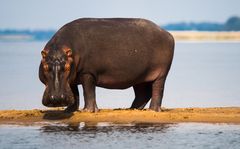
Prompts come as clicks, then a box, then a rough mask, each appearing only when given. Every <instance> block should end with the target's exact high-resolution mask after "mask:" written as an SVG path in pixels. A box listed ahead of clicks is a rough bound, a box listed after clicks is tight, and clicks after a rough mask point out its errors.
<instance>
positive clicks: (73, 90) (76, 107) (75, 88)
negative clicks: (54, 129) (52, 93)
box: [64, 85, 79, 112]
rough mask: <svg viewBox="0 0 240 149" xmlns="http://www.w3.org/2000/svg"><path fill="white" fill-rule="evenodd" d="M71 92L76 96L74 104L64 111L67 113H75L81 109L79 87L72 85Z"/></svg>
mask: <svg viewBox="0 0 240 149" xmlns="http://www.w3.org/2000/svg"><path fill="white" fill-rule="evenodd" d="M70 87H71V90H72V92H73V95H74V103H73V104H71V105H69V106H68V107H67V108H66V109H65V110H64V111H65V112H74V111H77V110H78V107H79V92H78V87H77V85H71V86H70Z"/></svg>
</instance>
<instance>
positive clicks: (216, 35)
mask: <svg viewBox="0 0 240 149" xmlns="http://www.w3.org/2000/svg"><path fill="white" fill-rule="evenodd" d="M168 32H169V33H171V34H172V35H173V37H174V39H175V41H177V42H178V41H195V42H199V41H201V42H204V41H215V42H221V41H225V42H227V41H236V42H240V31H171V30H168ZM44 40H46V41H47V40H49V39H47V38H46V39H44ZM0 41H1V42H4V41H6V42H8V41H9V42H17V41H39V40H35V39H34V37H33V36H31V35H24V34H13V35H0ZM41 41H42V40H41Z"/></svg>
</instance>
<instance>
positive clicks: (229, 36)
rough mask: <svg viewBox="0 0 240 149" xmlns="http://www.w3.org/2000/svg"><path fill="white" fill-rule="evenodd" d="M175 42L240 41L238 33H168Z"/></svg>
mask: <svg viewBox="0 0 240 149" xmlns="http://www.w3.org/2000/svg"><path fill="white" fill-rule="evenodd" d="M170 33H171V34H172V35H173V36H174V38H175V40H176V41H240V32H206V31H201V32H200V31H170Z"/></svg>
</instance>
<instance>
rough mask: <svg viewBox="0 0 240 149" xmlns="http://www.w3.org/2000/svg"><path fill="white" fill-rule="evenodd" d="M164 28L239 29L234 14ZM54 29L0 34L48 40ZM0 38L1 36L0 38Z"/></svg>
mask: <svg viewBox="0 0 240 149" xmlns="http://www.w3.org/2000/svg"><path fill="white" fill-rule="evenodd" d="M161 27H162V28H164V29H166V30H178V31H187V30H196V31H240V17H237V16H234V17H231V18H229V19H228V20H227V21H226V22H225V23H222V24H221V23H209V22H205V23H185V22H182V23H175V24H167V25H163V26H161ZM55 32H56V30H34V31H31V30H14V29H9V30H0V36H1V35H27V36H31V38H32V40H49V39H50V38H51V37H52V36H53V35H54V33H55ZM0 39H1V38H0Z"/></svg>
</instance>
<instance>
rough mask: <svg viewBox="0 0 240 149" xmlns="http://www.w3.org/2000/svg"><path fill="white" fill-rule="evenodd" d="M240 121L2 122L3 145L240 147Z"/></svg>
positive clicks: (1, 143) (1, 138) (0, 142)
mask: <svg viewBox="0 0 240 149" xmlns="http://www.w3.org/2000/svg"><path fill="white" fill-rule="evenodd" d="M239 132H240V125H228V124H201V123H179V124H164V123H163V124H148V123H139V124H113V123H96V124H93V123H83V122H82V123H79V124H68V125H67V124H55V123H52V124H51V123H49V124H44V125H42V126H13V125H2V126H0V146H1V148H70V147H71V148H90V149H91V148H117V149H118V148H119V149H120V148H233V149H234V148H236V149H237V148H238V147H239V146H240V133H239Z"/></svg>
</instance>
